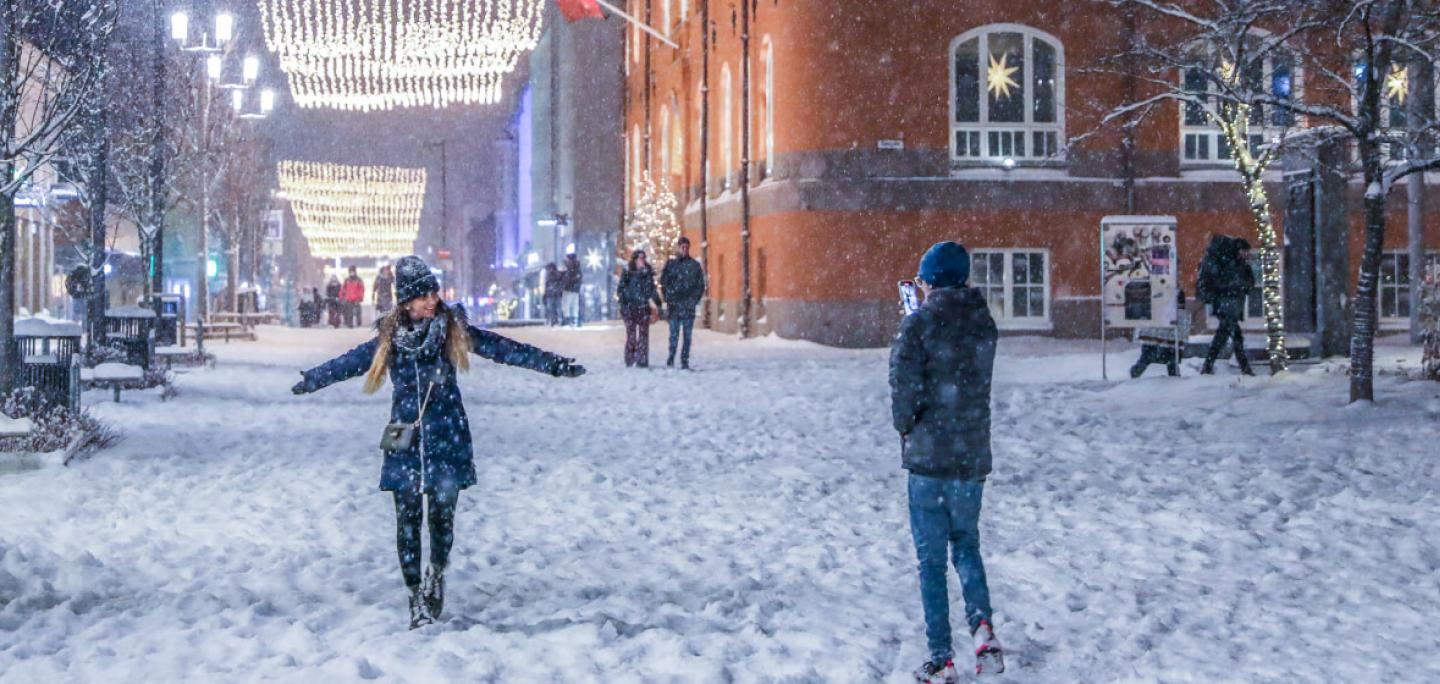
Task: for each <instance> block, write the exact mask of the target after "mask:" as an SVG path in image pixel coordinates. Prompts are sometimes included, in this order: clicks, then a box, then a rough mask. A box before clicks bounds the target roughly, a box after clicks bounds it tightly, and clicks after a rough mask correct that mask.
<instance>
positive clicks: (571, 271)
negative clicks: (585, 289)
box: [563, 256, 585, 292]
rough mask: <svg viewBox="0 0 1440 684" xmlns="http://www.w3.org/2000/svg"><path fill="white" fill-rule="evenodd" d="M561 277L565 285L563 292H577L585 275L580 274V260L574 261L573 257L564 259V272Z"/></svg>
mask: <svg viewBox="0 0 1440 684" xmlns="http://www.w3.org/2000/svg"><path fill="white" fill-rule="evenodd" d="M563 276H564V278H563V280H564V283H565V291H566V292H579V291H580V282H581V281H583V280H584V279H585V274H583V273H581V272H580V260H579V259H576V258H575V257H574V256H569V257H566V259H565V272H564V274H563Z"/></svg>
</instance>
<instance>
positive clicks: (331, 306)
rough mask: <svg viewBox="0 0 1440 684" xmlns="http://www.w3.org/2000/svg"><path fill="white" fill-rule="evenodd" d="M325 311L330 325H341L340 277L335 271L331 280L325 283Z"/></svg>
mask: <svg viewBox="0 0 1440 684" xmlns="http://www.w3.org/2000/svg"><path fill="white" fill-rule="evenodd" d="M325 311H326V313H327V314H328V318H329V322H330V327H332V328H338V327H340V278H339V277H338V276H336V275H334V274H333V273H332V274H331V275H330V282H329V283H326V285H325Z"/></svg>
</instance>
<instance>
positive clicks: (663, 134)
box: [654, 104, 675, 190]
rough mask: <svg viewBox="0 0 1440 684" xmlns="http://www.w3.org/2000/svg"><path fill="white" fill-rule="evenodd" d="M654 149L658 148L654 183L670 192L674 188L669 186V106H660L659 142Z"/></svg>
mask: <svg viewBox="0 0 1440 684" xmlns="http://www.w3.org/2000/svg"><path fill="white" fill-rule="evenodd" d="M659 143H660V144H658V145H656V147H658V148H660V164H659V169H660V173H657V174H654V176H655V182H656V183H657V184H660V185H664V186H667V187H668V188H669V189H670V190H674V189H675V187H674V186H672V185H670V175H669V174H670V105H668V104H666V105H660V140H659Z"/></svg>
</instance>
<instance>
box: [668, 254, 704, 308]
mask: <svg viewBox="0 0 1440 684" xmlns="http://www.w3.org/2000/svg"><path fill="white" fill-rule="evenodd" d="M660 289H662V290H664V292H665V301H666V302H667V303H668V304H669V305H670V311H669V313H670V316H671V317H673V318H693V317H694V316H695V307H697V306H699V305H700V299H701V298H702V297H704V296H705V271H704V270H703V269H701V268H700V262H698V261H696V260H695V259H694V258H693V257H688V256H687V257H671V259H670V260H669V261H667V262H665V268H664V269H663V270H662V271H661V272H660Z"/></svg>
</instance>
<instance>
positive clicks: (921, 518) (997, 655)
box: [890, 242, 1005, 684]
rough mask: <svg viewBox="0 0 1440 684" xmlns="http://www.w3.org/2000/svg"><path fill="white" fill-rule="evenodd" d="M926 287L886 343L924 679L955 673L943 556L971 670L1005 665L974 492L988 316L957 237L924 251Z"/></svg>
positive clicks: (984, 435)
mask: <svg viewBox="0 0 1440 684" xmlns="http://www.w3.org/2000/svg"><path fill="white" fill-rule="evenodd" d="M917 279H918V280H919V281H920V283H921V286H922V288H923V289H924V292H925V295H926V296H925V301H924V303H923V304H921V306H920V310H919V311H916V312H915V313H913V314H911V315H909V316H906V317H905V319H904V320H903V321H901V323H900V333H899V335H897V336H896V337H895V341H894V343H892V344H891V347H890V408H891V413H892V414H893V418H894V421H895V430H896V431H897V432H899V433H900V440H901V442H900V444H901V463H902V465H903V466H904V467H905V469H906V470H908V471H910V475H909V496H910V532H911V534H912V535H913V536H914V539H915V552H916V555H917V556H918V557H919V561H920V566H919V567H920V602H921V605H922V606H923V607H924V611H925V637H926V640H927V641H928V642H929V650H930V657H929V659H928V660H927V661H925V663H924V664H923V665H921V666H920V668H919V669H917V670H916V671H915V679H916V681H920V682H926V683H927V684H941V683H942V682H953V681H956V679H957V674H956V672H955V665H954V662H953V658H954V648H953V645H952V643H951V638H950V599H949V593H948V591H947V589H946V586H945V573H946V571H947V566H948V558H949V557H950V556H951V554H952V553H953V558H954V562H955V570H956V571H957V572H958V573H959V575H960V586H961V590H962V592H963V594H964V596H965V618H966V621H967V622H968V623H969V627H970V633H971V635H972V637H973V642H974V646H975V671H976V673H977V674H981V673H990V672H1004V671H1005V663H1004V660H1003V659H1002V657H1001V650H1000V642H999V641H998V640H996V638H995V631H994V629H993V628H992V627H991V623H990V613H991V611H990V589H989V586H988V585H987V583H986V580H985V565H984V563H983V562H981V560H980V526H979V521H980V497H981V494H982V493H983V491H984V489H985V476H986V475H989V474H990V377H991V373H992V371H993V369H994V366H995V341H996V337H997V333H996V330H995V319H994V318H992V317H991V316H990V310H989V309H988V308H987V306H986V303H985V295H984V294H983V293H982V292H981V291H979V290H977V289H974V288H972V287H968V286H967V282H968V281H969V279H970V255H969V254H968V253H967V252H966V251H965V248H964V247H962V246H961V245H960V244H959V243H956V242H941V243H938V244H936V245H935V246H933V247H931V248H930V250H929V251H927V252H925V256H924V257H923V258H922V259H921V260H920V273H919V275H918V276H917Z"/></svg>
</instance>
